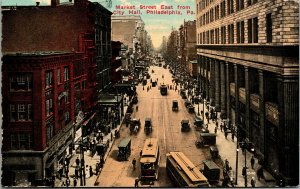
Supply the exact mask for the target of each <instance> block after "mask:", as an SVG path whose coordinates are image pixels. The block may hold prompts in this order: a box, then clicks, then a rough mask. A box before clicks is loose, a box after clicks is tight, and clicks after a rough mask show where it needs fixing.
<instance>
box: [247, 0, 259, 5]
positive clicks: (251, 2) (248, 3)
mask: <svg viewBox="0 0 300 189" xmlns="http://www.w3.org/2000/svg"><path fill="white" fill-rule="evenodd" d="M254 3H257V0H247V5H248V6H250V5H253V4H254Z"/></svg>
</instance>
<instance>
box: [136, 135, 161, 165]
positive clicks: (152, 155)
mask: <svg viewBox="0 0 300 189" xmlns="http://www.w3.org/2000/svg"><path fill="white" fill-rule="evenodd" d="M157 152H158V140H157V138H147V139H146V141H145V144H144V148H143V151H142V158H141V160H140V162H141V163H151V162H155V161H156V158H157V157H156V156H157Z"/></svg>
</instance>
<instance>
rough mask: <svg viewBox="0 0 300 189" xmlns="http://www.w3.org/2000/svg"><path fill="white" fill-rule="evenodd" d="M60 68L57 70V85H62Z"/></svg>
mask: <svg viewBox="0 0 300 189" xmlns="http://www.w3.org/2000/svg"><path fill="white" fill-rule="evenodd" d="M60 82H61V81H60V68H58V69H57V83H60Z"/></svg>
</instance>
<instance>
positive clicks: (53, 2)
mask: <svg viewBox="0 0 300 189" xmlns="http://www.w3.org/2000/svg"><path fill="white" fill-rule="evenodd" d="M57 6H59V0H51V7H57Z"/></svg>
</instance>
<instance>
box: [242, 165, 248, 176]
mask: <svg viewBox="0 0 300 189" xmlns="http://www.w3.org/2000/svg"><path fill="white" fill-rule="evenodd" d="M246 174H247V168H246V167H243V169H242V175H243V177H244V176H246Z"/></svg>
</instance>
